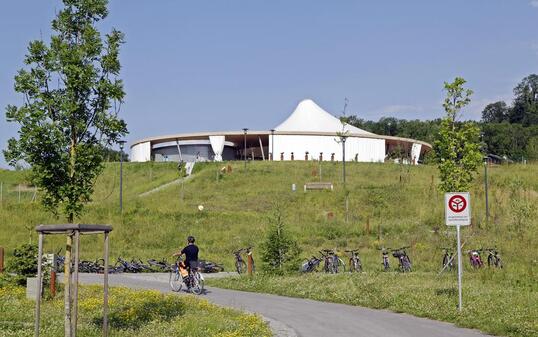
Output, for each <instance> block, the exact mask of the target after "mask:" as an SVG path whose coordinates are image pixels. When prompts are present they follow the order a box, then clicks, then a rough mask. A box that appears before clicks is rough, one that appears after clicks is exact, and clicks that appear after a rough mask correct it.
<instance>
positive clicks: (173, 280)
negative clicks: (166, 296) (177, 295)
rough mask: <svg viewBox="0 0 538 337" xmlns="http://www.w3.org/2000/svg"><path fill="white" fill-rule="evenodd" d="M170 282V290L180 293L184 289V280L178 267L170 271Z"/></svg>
mask: <svg viewBox="0 0 538 337" xmlns="http://www.w3.org/2000/svg"><path fill="white" fill-rule="evenodd" d="M168 281H169V283H170V288H171V289H172V291H175V292H178V291H180V290H181V288H182V287H183V278H182V277H181V275H180V274H179V271H178V270H177V267H175V268H173V269H172V270H171V271H170V275H169V276H168Z"/></svg>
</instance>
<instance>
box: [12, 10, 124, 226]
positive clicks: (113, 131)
mask: <svg viewBox="0 0 538 337" xmlns="http://www.w3.org/2000/svg"><path fill="white" fill-rule="evenodd" d="M63 3H64V8H63V9H62V10H60V11H59V12H58V14H57V17H56V18H55V19H54V20H53V21H52V30H53V35H52V37H51V39H50V42H49V43H48V44H47V43H45V42H44V41H42V40H37V41H32V42H30V44H29V47H28V53H27V55H26V57H25V59H24V63H25V64H26V68H25V69H21V70H19V72H18V74H17V75H16V76H15V91H16V92H18V93H21V94H22V95H23V97H24V103H23V104H22V105H21V106H14V105H9V106H7V108H6V117H7V120H8V121H9V122H14V123H18V124H19V125H20V130H19V132H18V138H12V139H10V140H9V142H8V147H7V150H5V151H4V156H5V157H6V159H7V160H8V161H9V162H10V164H12V165H15V164H16V163H17V162H18V161H25V162H27V163H29V164H30V165H31V167H32V178H33V181H34V183H35V184H36V185H37V186H39V187H40V189H42V190H43V192H44V196H43V204H44V206H45V207H46V208H47V209H49V210H51V211H53V212H54V213H55V214H58V209H59V208H61V209H62V210H63V213H64V214H65V215H66V218H67V220H68V221H69V222H70V223H72V222H73V221H74V218H75V217H77V216H79V215H80V214H81V212H82V209H83V205H84V203H85V202H87V201H89V200H90V197H91V194H92V192H93V184H94V181H95V179H96V177H97V176H98V174H99V173H100V172H101V170H102V167H103V166H102V165H103V164H102V163H103V153H102V150H101V149H102V147H106V146H110V145H112V144H114V143H115V142H117V141H118V140H119V139H120V138H121V137H122V136H124V135H125V134H127V127H126V123H125V122H124V121H123V120H122V119H120V118H119V117H118V112H119V108H120V106H121V103H122V102H123V99H124V96H125V93H124V91H123V83H122V81H121V80H120V79H118V76H119V72H120V62H119V58H118V57H119V49H120V45H121V44H122V43H123V42H124V36H123V34H122V33H121V32H120V31H118V30H115V29H113V30H112V31H111V32H110V33H109V34H106V36H105V37H104V39H103V38H102V37H101V34H100V33H99V31H98V30H97V23H98V22H99V21H100V20H102V19H104V18H105V17H106V16H107V14H108V9H107V5H108V1H107V0H63Z"/></svg>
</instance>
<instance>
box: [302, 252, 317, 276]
mask: <svg viewBox="0 0 538 337" xmlns="http://www.w3.org/2000/svg"><path fill="white" fill-rule="evenodd" d="M320 263H321V259H320V258H317V257H315V256H313V255H312V257H311V258H310V259H308V260H306V261H305V262H303V264H302V265H301V272H302V273H311V272H313V271H316V270H317V268H318V266H319V264H320Z"/></svg>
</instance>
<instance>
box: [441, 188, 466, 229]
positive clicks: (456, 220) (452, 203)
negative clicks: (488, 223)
mask: <svg viewBox="0 0 538 337" xmlns="http://www.w3.org/2000/svg"><path fill="white" fill-rule="evenodd" d="M445 218H446V225H447V226H468V225H470V224H471V198H470V195H469V192H451V193H446V194H445Z"/></svg>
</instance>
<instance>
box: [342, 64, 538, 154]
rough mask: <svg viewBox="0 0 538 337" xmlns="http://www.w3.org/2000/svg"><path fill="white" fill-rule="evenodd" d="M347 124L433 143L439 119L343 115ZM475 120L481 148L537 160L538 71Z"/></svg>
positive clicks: (489, 151) (494, 152)
mask: <svg viewBox="0 0 538 337" xmlns="http://www.w3.org/2000/svg"><path fill="white" fill-rule="evenodd" d="M344 121H345V122H346V123H348V124H351V125H353V126H356V127H358V128H361V129H364V130H367V131H370V132H373V133H376V134H380V135H388V136H398V137H406V138H413V139H419V140H422V141H425V142H428V143H430V144H433V142H434V140H435V139H436V137H437V134H438V132H439V125H440V124H441V119H434V120H418V119H415V120H406V119H398V118H394V117H382V118H381V119H379V120H378V121H377V122H375V121H369V120H364V119H361V118H358V117H357V116H348V117H345V118H344ZM471 122H472V123H476V124H477V125H478V126H479V127H480V130H481V132H482V142H483V143H484V151H485V152H487V153H488V154H495V155H498V156H503V157H506V158H508V159H511V160H514V161H521V160H523V159H526V160H538V75H536V74H532V75H529V76H527V77H525V78H524V79H523V80H522V81H521V82H520V83H519V84H518V85H517V86H516V87H515V88H514V98H513V101H512V103H511V104H510V105H509V104H507V103H506V102H504V101H499V102H492V103H490V104H488V105H487V106H486V107H485V108H484V110H483V111H482V119H481V121H479V122H477V121H471Z"/></svg>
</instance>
